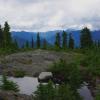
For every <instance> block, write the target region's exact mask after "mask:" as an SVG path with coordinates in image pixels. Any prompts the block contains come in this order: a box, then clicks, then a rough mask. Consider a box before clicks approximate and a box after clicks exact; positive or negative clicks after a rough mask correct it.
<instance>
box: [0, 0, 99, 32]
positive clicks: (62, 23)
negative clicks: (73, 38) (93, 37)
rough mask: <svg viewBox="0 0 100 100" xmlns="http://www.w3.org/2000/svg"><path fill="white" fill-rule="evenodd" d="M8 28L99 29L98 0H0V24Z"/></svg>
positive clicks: (29, 29)
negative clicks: (6, 25) (7, 23)
mask: <svg viewBox="0 0 100 100" xmlns="http://www.w3.org/2000/svg"><path fill="white" fill-rule="evenodd" d="M5 21H8V22H9V24H10V25H11V30H20V31H22V30H26V31H48V30H59V29H80V28H82V27H84V26H88V27H89V28H90V29H92V30H93V29H96V30H97V29H100V0H0V24H3V23H4V22H5Z"/></svg>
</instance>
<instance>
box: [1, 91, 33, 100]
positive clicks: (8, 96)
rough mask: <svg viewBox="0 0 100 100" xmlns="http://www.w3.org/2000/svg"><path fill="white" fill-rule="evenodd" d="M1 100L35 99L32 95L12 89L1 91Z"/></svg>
mask: <svg viewBox="0 0 100 100" xmlns="http://www.w3.org/2000/svg"><path fill="white" fill-rule="evenodd" d="M0 100H33V98H32V96H28V95H25V94H19V93H15V92H12V91H0Z"/></svg>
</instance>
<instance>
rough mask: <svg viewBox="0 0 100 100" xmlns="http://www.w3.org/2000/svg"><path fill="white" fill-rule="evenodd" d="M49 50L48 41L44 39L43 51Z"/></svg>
mask: <svg viewBox="0 0 100 100" xmlns="http://www.w3.org/2000/svg"><path fill="white" fill-rule="evenodd" d="M46 48H47V41H46V39H43V49H46Z"/></svg>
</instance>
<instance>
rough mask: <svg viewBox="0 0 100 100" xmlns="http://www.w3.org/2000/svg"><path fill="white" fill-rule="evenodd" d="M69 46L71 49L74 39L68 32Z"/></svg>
mask: <svg viewBox="0 0 100 100" xmlns="http://www.w3.org/2000/svg"><path fill="white" fill-rule="evenodd" d="M69 48H70V49H73V48H74V39H73V37H72V34H71V33H70V34H69Z"/></svg>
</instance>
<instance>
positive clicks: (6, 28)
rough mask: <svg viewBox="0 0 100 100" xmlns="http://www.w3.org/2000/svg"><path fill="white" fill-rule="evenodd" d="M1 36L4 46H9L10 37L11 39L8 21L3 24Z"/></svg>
mask: <svg viewBox="0 0 100 100" xmlns="http://www.w3.org/2000/svg"><path fill="white" fill-rule="evenodd" d="M3 33H4V35H3V38H4V46H5V47H6V46H11V43H12V39H11V33H10V26H9V24H8V22H5V24H4V30H3Z"/></svg>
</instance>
